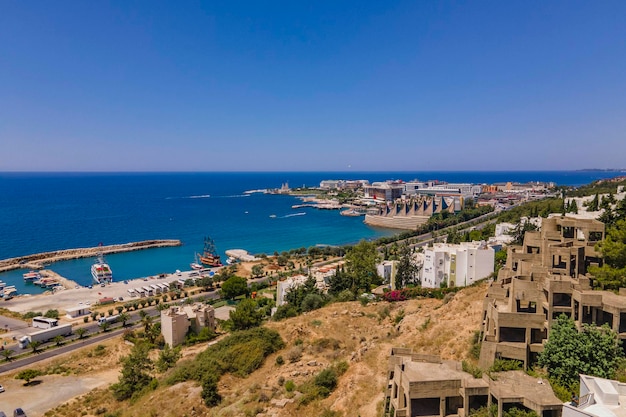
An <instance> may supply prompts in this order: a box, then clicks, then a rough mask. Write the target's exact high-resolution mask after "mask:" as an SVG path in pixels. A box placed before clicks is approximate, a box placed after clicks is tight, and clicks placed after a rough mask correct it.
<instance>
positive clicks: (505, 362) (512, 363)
mask: <svg viewBox="0 0 626 417" xmlns="http://www.w3.org/2000/svg"><path fill="white" fill-rule="evenodd" d="M522 367H523V363H522V362H521V361H518V360H515V359H496V360H495V361H493V365H491V367H490V368H489V372H505V371H516V370H519V369H522Z"/></svg>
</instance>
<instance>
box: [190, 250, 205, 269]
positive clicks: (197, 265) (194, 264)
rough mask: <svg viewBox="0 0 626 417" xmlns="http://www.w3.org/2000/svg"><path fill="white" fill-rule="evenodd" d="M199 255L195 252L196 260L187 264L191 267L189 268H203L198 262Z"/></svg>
mask: <svg viewBox="0 0 626 417" xmlns="http://www.w3.org/2000/svg"><path fill="white" fill-rule="evenodd" d="M199 258H200V256H199V255H198V254H197V253H196V260H195V262H192V263H190V264H189V266H190V267H191V269H194V270H196V271H198V270H200V269H204V267H203V266H202V265H201V264H200V259H199Z"/></svg>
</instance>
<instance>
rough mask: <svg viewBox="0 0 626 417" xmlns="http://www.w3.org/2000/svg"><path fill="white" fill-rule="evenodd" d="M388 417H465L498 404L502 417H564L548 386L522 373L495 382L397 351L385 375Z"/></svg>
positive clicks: (450, 363) (407, 351)
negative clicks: (528, 413) (519, 415)
mask: <svg viewBox="0 0 626 417" xmlns="http://www.w3.org/2000/svg"><path fill="white" fill-rule="evenodd" d="M387 376H388V384H387V387H386V389H385V401H384V404H385V409H384V416H386V417H414V416H440V417H445V416H458V417H467V416H469V415H470V410H477V409H479V408H481V407H484V406H490V405H491V404H493V403H495V404H497V406H498V417H502V414H503V411H504V410H506V409H509V408H512V407H517V408H519V409H528V410H533V411H535V412H536V413H537V414H538V415H540V416H542V417H560V415H561V411H562V407H563V403H562V402H561V401H560V400H559V399H558V398H557V397H556V396H555V395H554V393H553V392H552V388H551V387H550V384H548V383H547V382H546V383H544V382H543V381H542V380H541V379H536V378H532V377H530V376H528V375H526V374H525V373H524V372H521V371H512V372H500V373H497V374H494V375H493V379H491V378H489V377H487V376H486V375H485V376H483V377H482V378H474V377H473V376H472V375H470V374H469V373H467V372H464V371H463V370H462V366H461V363H460V362H456V361H442V360H441V359H440V358H439V357H437V356H432V355H423V354H417V353H414V352H413V351H411V350H410V349H407V348H393V349H392V351H391V355H390V357H389V366H388V369H387Z"/></svg>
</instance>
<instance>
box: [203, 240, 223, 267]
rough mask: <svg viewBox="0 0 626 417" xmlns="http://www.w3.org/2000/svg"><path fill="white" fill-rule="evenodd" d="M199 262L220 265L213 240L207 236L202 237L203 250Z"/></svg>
mask: <svg viewBox="0 0 626 417" xmlns="http://www.w3.org/2000/svg"><path fill="white" fill-rule="evenodd" d="M200 263H201V264H202V265H204V266H208V267H217V266H222V262H221V260H220V256H219V255H218V254H217V250H215V242H214V241H213V239H211V238H210V237H209V236H207V237H205V238H204V250H203V251H202V255H200Z"/></svg>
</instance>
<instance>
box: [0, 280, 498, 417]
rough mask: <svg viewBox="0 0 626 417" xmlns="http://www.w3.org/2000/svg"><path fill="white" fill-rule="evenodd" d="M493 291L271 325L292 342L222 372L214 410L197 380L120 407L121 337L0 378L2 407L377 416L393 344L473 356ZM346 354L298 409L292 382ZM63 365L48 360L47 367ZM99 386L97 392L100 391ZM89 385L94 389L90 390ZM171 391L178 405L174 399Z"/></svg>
mask: <svg viewBox="0 0 626 417" xmlns="http://www.w3.org/2000/svg"><path fill="white" fill-rule="evenodd" d="M486 288H487V284H481V285H479V286H475V287H471V288H467V289H464V290H463V291H460V292H459V293H457V294H456V295H454V296H452V297H450V298H449V299H447V300H434V299H421V300H409V301H404V302H399V303H392V304H389V303H383V302H378V303H371V304H369V305H367V306H362V305H361V304H360V303H358V302H352V303H335V304H331V305H329V306H327V307H325V308H322V309H320V310H316V311H313V312H310V313H306V314H303V315H301V316H298V317H295V318H292V319H288V320H285V321H281V322H269V323H268V324H266V325H267V326H268V327H271V328H273V329H275V330H277V331H278V332H279V333H280V335H281V337H282V338H283V340H284V341H285V343H286V347H285V348H284V349H282V350H281V351H280V352H277V353H275V354H273V355H271V356H270V357H268V358H267V359H266V361H265V363H264V364H263V366H262V367H261V368H260V369H259V370H258V371H256V372H254V373H253V374H252V375H250V376H249V377H248V378H245V379H241V378H238V377H235V376H232V375H225V376H224V377H222V378H221V380H220V382H219V392H220V394H221V395H222V397H223V401H222V403H221V404H220V405H219V406H218V407H215V408H211V409H209V408H207V407H205V406H204V404H203V403H202V399H201V398H200V391H201V388H200V387H199V386H197V384H195V383H193V382H189V383H184V384H178V385H175V386H171V387H167V386H164V387H159V388H158V389H157V391H154V393H152V394H149V395H146V396H144V397H142V398H141V399H140V400H139V401H138V402H137V403H135V404H132V405H131V404H128V403H121V404H120V403H115V402H114V400H112V398H111V396H110V394H109V393H107V391H108V390H105V391H102V389H104V388H106V387H107V386H108V385H110V384H111V383H114V382H116V381H117V377H118V371H119V364H118V361H119V357H120V356H122V355H125V354H127V352H128V351H129V349H130V347H129V346H128V345H126V344H125V343H124V342H122V341H121V340H120V339H117V340H116V341H111V342H109V344H107V345H106V354H105V355H101V356H98V357H96V356H95V355H94V352H95V351H94V348H91V349H88V350H87V351H85V352H81V353H77V354H74V355H72V356H71V357H66V358H62V359H61V360H60V363H61V365H62V366H66V367H68V368H69V369H63V368H61V371H64V372H63V374H62V375H58V374H57V375H51V376H45V377H40V378H37V379H39V380H41V381H42V382H41V383H40V384H37V385H33V386H28V387H24V386H23V385H22V384H23V382H22V381H17V380H15V379H13V378H14V376H13V375H14V374H15V372H14V373H13V375H0V384H3V385H5V387H6V388H7V392H5V393H3V394H0V404H1V406H0V409H4V411H5V412H7V411H11V410H12V408H11V407H17V406H21V407H23V408H24V409H25V411H26V412H27V413H28V415H29V416H35V417H37V416H42V415H43V413H45V412H46V411H47V410H51V409H53V408H54V407H57V406H59V405H60V404H63V403H65V404H66V405H64V406H62V407H57V408H54V411H53V412H51V413H50V414H49V415H53V416H59V417H60V416H80V415H86V416H92V415H95V413H94V412H93V411H90V412H87V414H85V410H86V409H87V407H86V406H85V404H86V403H87V402H89V410H95V409H97V407H108V409H109V410H115V409H118V407H121V408H120V409H123V413H122V416H123V417H135V416H136V417H143V416H146V415H155V416H170V415H171V416H182V415H190V416H191V415H194V416H224V417H227V416H233V417H234V416H240V415H257V414H258V413H261V415H265V416H266V417H270V416H274V417H282V416H293V415H298V416H302V417H309V416H310V417H313V416H319V415H320V414H321V413H322V412H324V410H328V409H329V410H332V411H334V412H336V413H337V415H343V416H350V417H357V416H361V417H368V416H369V417H375V416H378V415H380V412H381V409H382V401H383V391H384V387H385V384H386V382H387V381H386V372H387V363H388V358H389V352H390V350H391V348H392V347H394V346H402V347H409V348H412V349H414V350H415V351H416V352H420V353H427V354H435V355H439V356H441V357H442V358H443V359H455V360H462V359H465V358H467V357H468V352H469V349H470V346H471V339H472V335H473V333H474V331H476V330H478V328H479V326H480V318H481V310H482V301H483V299H484V295H485V291H486ZM321 342H329V343H325V344H324V343H321ZM205 348H206V344H203V345H197V346H195V347H193V348H191V349H187V350H185V351H184V355H185V356H187V357H192V356H194V355H195V354H196V353H197V352H199V351H201V350H203V349H205ZM294 350H300V351H301V357H300V358H298V359H297V360H294V361H291V360H290V359H289V358H290V357H291V355H292V353H293V351H294ZM90 353H91V354H92V356H91V357H89V354H90ZM278 355H281V356H283V358H284V359H285V363H284V365H278V364H277V363H276V357H277V356H278ZM340 360H345V361H346V362H347V363H348V364H349V368H348V370H347V372H346V373H345V374H344V375H343V376H341V377H340V378H339V382H338V387H337V389H336V390H335V391H334V392H333V393H332V394H331V395H330V396H329V397H328V398H326V399H323V400H319V401H315V402H313V403H311V404H309V405H307V406H299V405H298V403H297V401H294V393H288V392H286V391H285V388H284V385H283V384H284V381H286V380H292V381H294V382H295V384H296V385H299V384H302V383H303V382H305V381H307V380H310V379H311V378H313V377H314V376H315V374H317V373H318V372H319V371H321V370H322V369H324V368H325V367H326V366H328V365H329V364H331V363H335V362H337V361H340ZM61 365H58V363H57V365H54V364H46V365H45V367H48V368H49V367H51V366H57V367H59V366H61ZM96 388H99V389H98V390H96V391H92V390H94V389H96ZM90 391H91V392H92V394H88V393H89V392H90ZM85 394H87V395H85ZM172 395H174V396H175V398H176V401H172V400H171V399H172V398H173V397H172ZM72 398H75V399H74V400H72ZM98 401H101V404H99V403H98ZM109 402H111V404H109ZM5 404H7V405H6V406H5ZM111 406H113V407H115V408H111ZM182 410H193V413H190V414H187V413H182Z"/></svg>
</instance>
